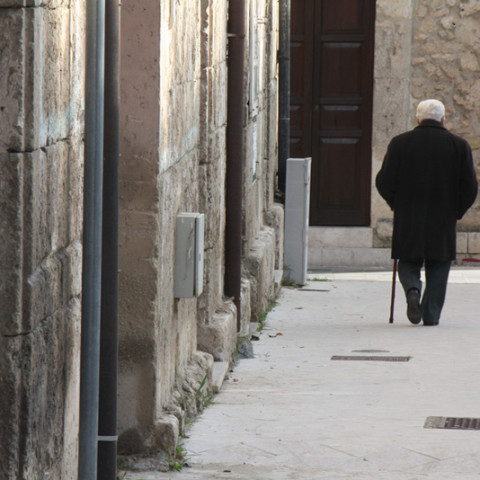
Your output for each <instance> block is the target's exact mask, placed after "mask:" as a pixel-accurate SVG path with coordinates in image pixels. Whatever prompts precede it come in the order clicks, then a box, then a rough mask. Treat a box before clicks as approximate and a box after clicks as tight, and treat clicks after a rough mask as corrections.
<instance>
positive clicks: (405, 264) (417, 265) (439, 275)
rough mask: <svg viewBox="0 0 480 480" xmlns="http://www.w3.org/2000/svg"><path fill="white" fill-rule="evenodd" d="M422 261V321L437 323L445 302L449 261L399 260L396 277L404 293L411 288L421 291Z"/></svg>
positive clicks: (430, 323)
mask: <svg viewBox="0 0 480 480" xmlns="http://www.w3.org/2000/svg"><path fill="white" fill-rule="evenodd" d="M424 262H425V291H424V293H423V298H422V303H421V306H422V318H423V323H424V324H425V325H437V324H438V322H439V320H440V314H441V313H442V308H443V304H444V302H445V295H446V293H447V282H448V274H449V272H450V265H451V262H450V261H447V262H440V261H437V260H424V259H417V260H399V261H398V278H399V279H400V282H401V284H402V286H403V289H404V290H405V295H406V294H407V292H408V291H409V290H410V289H411V288H416V289H417V290H418V291H419V292H420V293H421V292H422V282H421V280H420V271H421V269H422V266H423V264H424Z"/></svg>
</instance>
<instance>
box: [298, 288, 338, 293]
mask: <svg viewBox="0 0 480 480" xmlns="http://www.w3.org/2000/svg"><path fill="white" fill-rule="evenodd" d="M297 290H298V291H299V292H329V291H330V290H319V289H318V288H297Z"/></svg>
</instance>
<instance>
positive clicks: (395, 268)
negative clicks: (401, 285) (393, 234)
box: [389, 258, 397, 323]
mask: <svg viewBox="0 0 480 480" xmlns="http://www.w3.org/2000/svg"><path fill="white" fill-rule="evenodd" d="M396 280H397V259H396V258H395V259H394V260H393V277H392V299H391V302H390V320H389V323H393V306H394V305H395V283H396Z"/></svg>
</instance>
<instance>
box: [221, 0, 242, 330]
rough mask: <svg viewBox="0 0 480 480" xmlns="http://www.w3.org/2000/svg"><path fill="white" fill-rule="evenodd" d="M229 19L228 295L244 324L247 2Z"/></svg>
mask: <svg viewBox="0 0 480 480" xmlns="http://www.w3.org/2000/svg"><path fill="white" fill-rule="evenodd" d="M228 8H229V10H228V13H229V20H228V88H227V94H228V99H227V110H228V111H227V173H226V201H225V203H226V225H225V294H226V295H227V296H228V297H232V298H233V301H234V303H235V306H236V307H237V330H240V322H241V291H242V284H241V282H242V197H243V193H242V185H243V121H244V108H245V105H244V82H243V77H244V73H245V72H244V63H245V62H244V49H245V46H244V44H245V1H244V0H230V3H229V7H228Z"/></svg>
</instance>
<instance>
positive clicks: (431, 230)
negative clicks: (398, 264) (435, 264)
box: [376, 120, 477, 261]
mask: <svg viewBox="0 0 480 480" xmlns="http://www.w3.org/2000/svg"><path fill="white" fill-rule="evenodd" d="M376 185H377V189H378V191H379V193H380V195H381V196H382V197H383V198H384V199H385V200H386V202H387V203H388V205H389V206H390V207H391V209H392V210H393V216H394V220H393V238H392V258H398V259H402V260H412V259H420V258H427V259H430V260H440V261H448V260H454V259H455V256H456V222H457V220H459V219H460V218H462V217H463V215H464V214H465V212H466V211H467V210H468V209H469V208H470V206H471V205H472V204H473V202H474V201H475V198H476V196H477V177H476V174H475V169H474V166H473V160H472V151H471V149H470V146H469V145H468V143H467V142H466V141H465V140H463V139H462V138H460V137H458V136H456V135H454V134H452V133H450V132H449V131H448V130H447V129H446V128H445V127H444V126H443V125H442V124H441V123H440V122H436V121H435V120H424V121H423V122H422V123H421V124H420V125H419V126H418V127H416V128H415V129H413V130H411V131H409V132H406V133H403V134H401V135H398V136H397V137H395V138H393V139H392V141H391V142H390V144H389V146H388V150H387V154H386V155H385V159H384V161H383V165H382V168H381V170H380V172H379V173H378V175H377V178H376Z"/></svg>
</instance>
